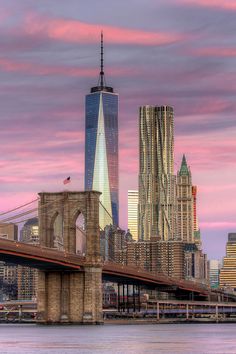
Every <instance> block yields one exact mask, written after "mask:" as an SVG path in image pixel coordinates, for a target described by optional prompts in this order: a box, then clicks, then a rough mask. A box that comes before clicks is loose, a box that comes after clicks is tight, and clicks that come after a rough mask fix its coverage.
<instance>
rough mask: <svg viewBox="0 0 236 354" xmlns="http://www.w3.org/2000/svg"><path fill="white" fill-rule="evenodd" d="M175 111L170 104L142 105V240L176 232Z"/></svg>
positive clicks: (140, 195)
mask: <svg viewBox="0 0 236 354" xmlns="http://www.w3.org/2000/svg"><path fill="white" fill-rule="evenodd" d="M173 152H174V113H173V108H172V107H169V106H161V107H157V106H142V107H140V109H139V207H138V208H139V240H142V241H145V240H150V239H151V237H159V238H160V239H161V240H163V241H168V240H172V239H174V238H175V236H176V177H175V176H174V153H173Z"/></svg>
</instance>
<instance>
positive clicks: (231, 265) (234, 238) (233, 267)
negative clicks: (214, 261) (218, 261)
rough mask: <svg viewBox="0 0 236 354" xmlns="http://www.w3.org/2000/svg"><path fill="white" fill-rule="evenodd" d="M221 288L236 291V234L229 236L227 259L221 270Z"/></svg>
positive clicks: (225, 258) (224, 260)
mask: <svg viewBox="0 0 236 354" xmlns="http://www.w3.org/2000/svg"><path fill="white" fill-rule="evenodd" d="M220 287H221V288H227V289H232V290H233V291H236V233H229V234H228V242H227V244H226V257H224V259H223V267H222V268H221V270H220Z"/></svg>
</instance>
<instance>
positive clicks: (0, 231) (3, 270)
mask: <svg viewBox="0 0 236 354" xmlns="http://www.w3.org/2000/svg"><path fill="white" fill-rule="evenodd" d="M17 237H18V226H17V225H15V224H13V223H0V238H4V239H7V240H11V241H17ZM16 299H17V265H15V264H12V263H9V262H2V261H1V262H0V301H6V300H16Z"/></svg>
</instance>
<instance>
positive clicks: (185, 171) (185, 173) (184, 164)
mask: <svg viewBox="0 0 236 354" xmlns="http://www.w3.org/2000/svg"><path fill="white" fill-rule="evenodd" d="M179 175H180V176H189V175H190V170H189V168H188V165H187V161H186V157H185V155H184V154H183V158H182V163H181V167H180V170H179Z"/></svg>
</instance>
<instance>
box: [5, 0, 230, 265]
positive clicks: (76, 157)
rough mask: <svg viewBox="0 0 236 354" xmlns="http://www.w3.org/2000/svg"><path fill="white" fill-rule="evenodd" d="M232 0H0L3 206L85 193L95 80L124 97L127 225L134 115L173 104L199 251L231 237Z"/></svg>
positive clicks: (217, 248) (219, 246) (211, 252)
mask: <svg viewBox="0 0 236 354" xmlns="http://www.w3.org/2000/svg"><path fill="white" fill-rule="evenodd" d="M235 18H236V0H224V1H222V0H158V1H156V0H125V1H124V0H120V1H114V0H113V1H111V0H87V1H86V2H85V1H83V0H68V1H64V0H50V1H48V0H41V1H35V0H21V1H19V0H8V1H5V0H0V124H1V125H0V141H1V154H0V211H5V210H8V209H11V208H14V207H17V206H18V205H21V204H23V203H25V202H27V201H30V200H33V199H35V197H37V193H38V192H41V191H47V192H49V191H61V190H63V183H62V181H63V180H64V179H65V178H66V177H68V176H71V185H70V188H71V189H72V190H83V188H84V125H85V117H84V109H85V107H84V102H85V95H86V94H87V93H89V90H90V87H91V86H96V85H97V82H98V74H99V51H100V48H99V45H100V43H99V40H100V32H101V30H103V33H104V42H105V76H106V83H107V84H108V85H109V86H113V87H114V90H115V92H117V93H119V99H120V109H119V146H120V151H119V159H120V166H119V170H120V220H121V222H120V226H121V227H124V228H126V227H127V191H128V189H136V188H137V186H138V108H139V106H141V105H145V104H151V105H165V104H167V105H171V106H173V107H174V112H175V119H174V122H175V170H176V171H177V170H178V168H179V167H180V163H181V158H182V154H183V153H185V154H186V158H187V162H188V164H189V165H190V168H191V172H192V180H193V184H194V185H197V187H198V201H197V212H198V218H199V224H200V228H201V234H202V240H203V249H204V251H205V252H207V254H208V257H209V258H218V259H220V258H221V257H223V256H224V255H225V244H226V240H227V234H228V232H234V231H236V215H235V214H236V213H235V211H236V139H235V137H236V119H235V112H236V99H235V98H236V96H235V92H236V21H235Z"/></svg>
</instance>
